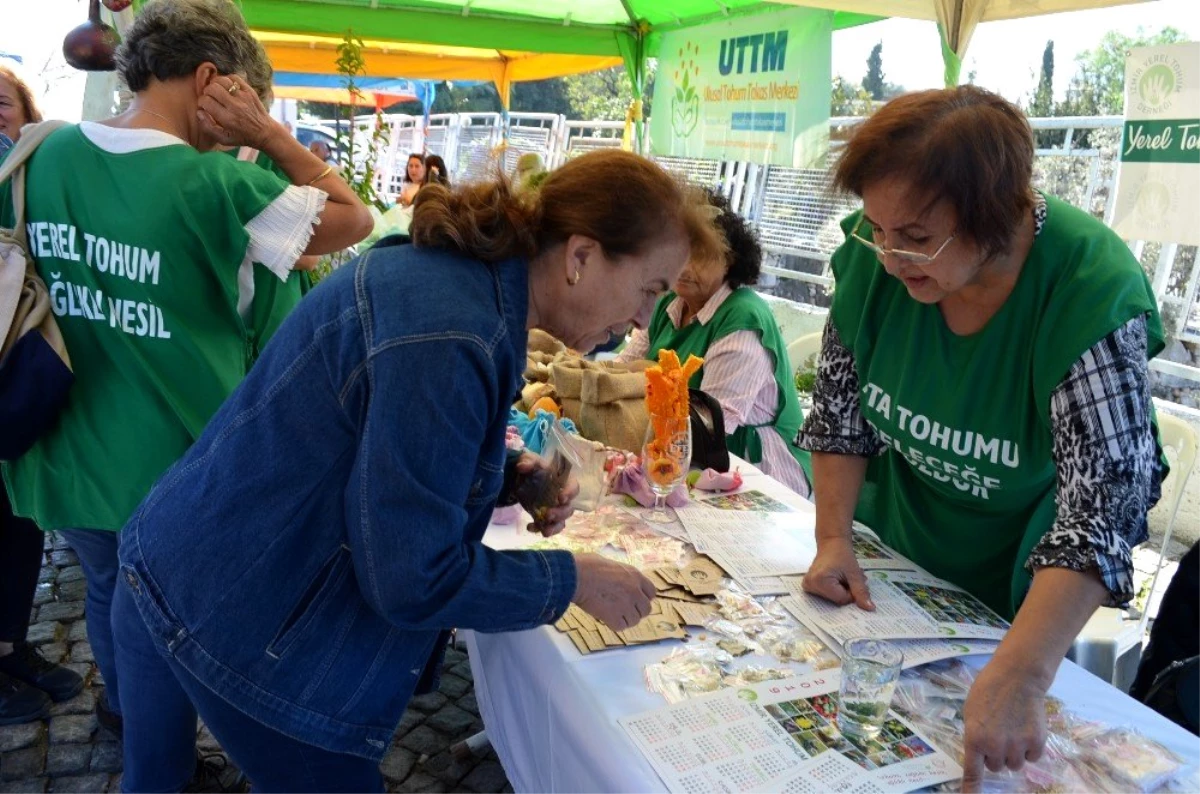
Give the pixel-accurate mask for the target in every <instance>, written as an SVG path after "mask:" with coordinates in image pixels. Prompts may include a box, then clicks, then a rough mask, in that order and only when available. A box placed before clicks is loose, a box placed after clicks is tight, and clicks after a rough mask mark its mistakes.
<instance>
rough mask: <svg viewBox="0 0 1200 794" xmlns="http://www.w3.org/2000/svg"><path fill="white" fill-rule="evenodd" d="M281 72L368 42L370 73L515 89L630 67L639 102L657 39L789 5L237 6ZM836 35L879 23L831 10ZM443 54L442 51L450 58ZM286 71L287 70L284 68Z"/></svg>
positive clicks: (322, 68) (320, 67) (415, 1)
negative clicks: (347, 41) (349, 39)
mask: <svg viewBox="0 0 1200 794" xmlns="http://www.w3.org/2000/svg"><path fill="white" fill-rule="evenodd" d="M239 5H240V7H241V9H242V13H243V15H245V17H246V21H247V22H248V23H249V24H250V27H251V29H252V30H254V31H255V34H256V35H257V36H259V38H260V39H261V40H263V42H264V44H265V45H266V47H267V51H268V54H269V55H270V56H271V59H272V61H273V62H274V63H276V65H277V68H286V69H288V70H290V71H308V72H317V73H331V72H333V71H335V67H334V61H335V60H336V56H335V55H333V52H334V50H335V49H336V41H337V40H340V38H341V37H342V36H343V35H344V34H345V33H346V32H347V31H352V32H353V33H354V35H355V36H358V37H360V38H362V39H363V40H364V42H365V43H366V45H367V46H366V49H365V52H364V56H365V60H366V62H367V69H368V74H369V75H370V76H378V77H395V76H403V77H408V78H426V79H438V78H441V79H486V80H491V81H492V82H494V83H496V86H497V88H498V90H499V92H500V96H501V99H502V100H503V101H504V102H505V104H506V105H507V100H508V95H509V90H510V88H511V85H512V83H513V82H516V81H521V80H541V79H546V78H549V77H556V76H561V75H565V74H575V73H578V72H585V71H591V70H594V69H600V68H605V67H609V66H612V65H615V64H620V63H624V65H625V67H626V69H627V71H628V73H629V77H630V82H631V84H632V88H633V91H634V95H635V96H641V94H642V92H643V89H644V87H645V85H644V84H645V79H644V76H645V62H646V59H647V58H649V57H654V56H655V55H656V54H657V48H658V44H659V39H660V34H661V33H663V32H666V31H670V30H676V29H679V28H684V27H689V26H692V25H699V24H703V23H705V22H711V21H714V20H719V19H723V18H727V17H730V16H737V15H743V14H754V13H759V12H763V11H774V10H778V9H779V8H781V7H783V6H780V5H779V4H777V3H770V2H763V0H555V1H553V2H547V1H546V0H240V2H239ZM833 17H834V20H833V24H834V29H838V28H845V27H851V26H853V25H860V24H863V23H865V22H871V21H874V20H876V19H880V18H881V17H878V16H874V15H869V14H862V13H854V12H845V11H834V12H833ZM438 48H445V50H444V51H441V50H438ZM281 64H283V66H280V65H281Z"/></svg>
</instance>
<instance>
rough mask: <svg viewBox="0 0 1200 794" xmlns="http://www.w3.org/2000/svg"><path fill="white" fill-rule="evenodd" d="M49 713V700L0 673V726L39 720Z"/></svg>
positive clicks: (27, 686) (24, 684)
mask: <svg viewBox="0 0 1200 794" xmlns="http://www.w3.org/2000/svg"><path fill="white" fill-rule="evenodd" d="M49 713H50V698H49V697H47V696H46V693H45V692H43V691H42V690H40V689H35V688H34V687H31V686H30V685H29V684H26V683H25V682H24V681H20V680H18V679H16V678H13V677H12V676H9V675H5V674H4V673H0V725H19V724H20V723H23V722H33V721H34V720H40V719H41V718H42V717H45V716H47V715H48V714H49Z"/></svg>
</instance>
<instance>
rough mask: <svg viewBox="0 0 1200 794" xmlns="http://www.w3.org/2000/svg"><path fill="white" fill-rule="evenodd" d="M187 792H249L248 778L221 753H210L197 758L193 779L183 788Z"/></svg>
mask: <svg viewBox="0 0 1200 794" xmlns="http://www.w3.org/2000/svg"><path fill="white" fill-rule="evenodd" d="M183 790H184V791H185V792H219V793H220V794H226V792H237V793H238V794H241V792H247V791H249V790H250V787H249V786H248V785H247V780H246V776H245V775H243V774H242V773H241V772H239V771H238V770H237V768H236V767H234V766H233V764H231V763H229V761H228V760H227V759H226V758H225V756H223V755H221V754H220V753H209V754H207V755H203V756H201V755H199V754H197V756H196V771H195V772H194V773H192V779H191V780H189V781H188V784H187V785H186V786H184V787H183Z"/></svg>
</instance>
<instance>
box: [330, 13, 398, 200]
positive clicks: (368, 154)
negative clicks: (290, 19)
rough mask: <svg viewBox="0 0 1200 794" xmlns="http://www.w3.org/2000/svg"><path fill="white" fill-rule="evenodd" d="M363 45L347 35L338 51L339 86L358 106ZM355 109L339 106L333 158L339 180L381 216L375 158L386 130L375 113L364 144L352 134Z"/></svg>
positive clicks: (355, 38) (365, 71) (362, 64)
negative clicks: (364, 149)
mask: <svg viewBox="0 0 1200 794" xmlns="http://www.w3.org/2000/svg"><path fill="white" fill-rule="evenodd" d="M362 51H363V41H362V39H360V38H357V37H355V36H354V34H353V32H352V31H346V35H345V37H344V38H343V39H342V43H341V44H339V45H338V48H337V55H338V57H337V68H338V74H340V75H341V76H342V84H343V85H344V86H345V87H346V91H347V92H349V94H350V96H351V97H352V98H353V99H354V100H355V101H356V102H357V101H358V100H359V99H360V98H361V97H362V92H361V91H360V90H359V88H358V84H357V83H356V82H355V78H358V77H362V76H363V75H365V74H366V73H367V64H366V61H365V60H364V59H363V52H362ZM355 107H356V105H349V106H346V105H339V106H338V110H337V116H336V118H337V119H338V121H339V124H338V125H337V133H336V138H337V148H338V151H337V152H336V156H337V158H338V165H339V166H340V169H341V173H342V178H343V179H345V180H346V184H348V185H349V186H350V188H351V189H352V190H353V191H354V193H355V195H357V196H358V198H359V199H360V200H361V201H362V203H364V204H366V205H368V206H374V207H375V208H376V209H378V210H380V211H381V212H382V211H383V210H385V209H387V204H385V203H384V202H383V201H382V200H380V198H379V195H378V194H377V193H376V192H375V155H376V153H377V152H378V151H379V150H380V149H381V148H382V146H383V142H384V139H385V138H386V137H387V127H386V126H385V125H384V121H383V114H382V113H381V112H379V111H376V113H375V125H374V127H373V128H372V130H371V135H370V137H369V138H368V139H367V140H366V141H365V142H363V141H362V140H360V137H359V136H358V135H355V134H354V133H355V130H354V110H355ZM363 145H365V146H366V149H367V150H366V151H365V152H361V153H360V154H358V155H357V156H356V154H355V150H356V147H359V148H361V147H362V146H363Z"/></svg>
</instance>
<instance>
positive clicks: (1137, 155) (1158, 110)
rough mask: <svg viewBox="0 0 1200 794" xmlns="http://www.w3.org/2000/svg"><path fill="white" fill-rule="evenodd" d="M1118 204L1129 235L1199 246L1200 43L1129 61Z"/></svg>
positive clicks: (1116, 223)
mask: <svg viewBox="0 0 1200 794" xmlns="http://www.w3.org/2000/svg"><path fill="white" fill-rule="evenodd" d="M1116 202H1117V204H1116V209H1115V211H1114V213H1113V224H1112V225H1113V229H1115V230H1116V232H1117V234H1119V235H1121V237H1122V238H1124V239H1126V240H1148V241H1154V242H1162V243H1181V244H1183V245H1200V222H1197V220H1198V219H1200V42H1188V43H1186V44H1168V45H1164V46H1161V47H1139V48H1137V49H1134V50H1131V51H1130V53H1129V56H1128V57H1127V58H1126V60H1125V129H1124V134H1123V135H1122V136H1121V165H1120V172H1119V174H1118V177H1117V196H1116Z"/></svg>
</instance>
